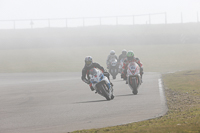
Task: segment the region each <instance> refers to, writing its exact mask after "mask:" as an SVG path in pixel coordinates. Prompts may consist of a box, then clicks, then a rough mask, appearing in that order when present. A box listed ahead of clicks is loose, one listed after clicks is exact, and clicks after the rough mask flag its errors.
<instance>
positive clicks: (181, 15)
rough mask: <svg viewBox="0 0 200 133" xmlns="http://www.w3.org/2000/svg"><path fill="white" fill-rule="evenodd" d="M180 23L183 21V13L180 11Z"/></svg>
mask: <svg viewBox="0 0 200 133" xmlns="http://www.w3.org/2000/svg"><path fill="white" fill-rule="evenodd" d="M181 23H183V13H182V12H181Z"/></svg>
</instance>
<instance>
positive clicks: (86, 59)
mask: <svg viewBox="0 0 200 133" xmlns="http://www.w3.org/2000/svg"><path fill="white" fill-rule="evenodd" d="M92 63H93V61H92V57H91V56H86V57H85V65H86V66H87V67H90V66H91V65H92Z"/></svg>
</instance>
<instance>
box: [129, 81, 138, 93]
mask: <svg viewBox="0 0 200 133" xmlns="http://www.w3.org/2000/svg"><path fill="white" fill-rule="evenodd" d="M130 80H132V84H131V86H132V88H133V91H132V93H133V94H134V95H137V93H138V90H137V81H136V79H130Z"/></svg>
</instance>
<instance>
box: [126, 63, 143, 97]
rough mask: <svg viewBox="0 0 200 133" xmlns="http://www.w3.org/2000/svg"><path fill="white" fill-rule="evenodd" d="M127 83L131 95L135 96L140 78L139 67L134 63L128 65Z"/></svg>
mask: <svg viewBox="0 0 200 133" xmlns="http://www.w3.org/2000/svg"><path fill="white" fill-rule="evenodd" d="M127 81H128V85H129V87H130V88H131V90H132V93H133V94H134V95H137V93H138V88H139V86H140V85H141V76H140V67H139V65H138V64H137V63H136V62H131V63H129V64H128V69H127Z"/></svg>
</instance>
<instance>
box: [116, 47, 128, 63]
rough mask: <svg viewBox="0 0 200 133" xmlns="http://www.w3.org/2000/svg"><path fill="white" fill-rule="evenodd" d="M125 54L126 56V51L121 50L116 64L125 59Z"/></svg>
mask: <svg viewBox="0 0 200 133" xmlns="http://www.w3.org/2000/svg"><path fill="white" fill-rule="evenodd" d="M126 54H127V51H126V49H123V50H122V53H121V54H120V55H119V58H118V62H120V60H121V59H125V58H126V57H127V56H126Z"/></svg>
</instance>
